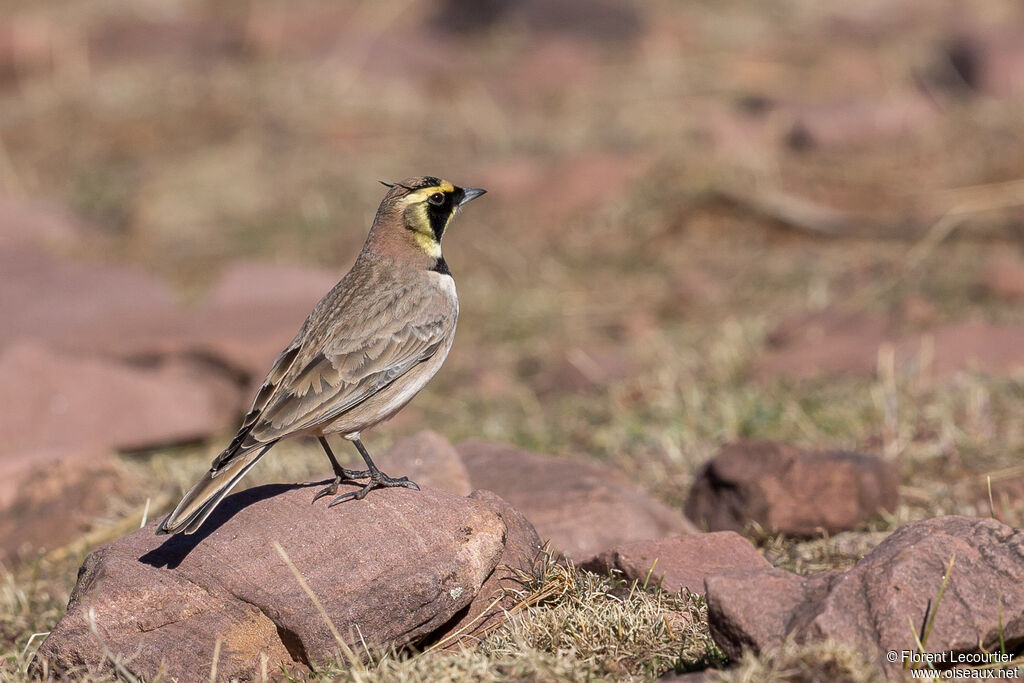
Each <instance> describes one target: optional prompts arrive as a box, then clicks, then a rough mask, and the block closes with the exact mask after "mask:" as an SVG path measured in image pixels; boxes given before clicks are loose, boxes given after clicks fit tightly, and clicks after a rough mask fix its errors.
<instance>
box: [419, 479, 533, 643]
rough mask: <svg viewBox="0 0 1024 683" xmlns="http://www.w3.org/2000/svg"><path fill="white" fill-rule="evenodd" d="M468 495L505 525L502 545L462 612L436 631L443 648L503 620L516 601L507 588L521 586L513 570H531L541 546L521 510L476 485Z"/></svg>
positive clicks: (472, 638)
mask: <svg viewBox="0 0 1024 683" xmlns="http://www.w3.org/2000/svg"><path fill="white" fill-rule="evenodd" d="M469 497H470V498H472V499H473V500H478V501H480V502H482V503H485V504H487V505H488V506H489V507H490V508H491V509H492V510H494V511H495V512H496V513H497V514H498V516H499V517H501V521H503V522H504V523H505V528H506V529H507V531H506V533H505V549H504V551H502V553H501V559H499V560H498V566H497V567H495V569H494V572H492V573H491V575H490V576H489V577H487V581H485V582H484V585H483V586H482V587H481V588H480V592H479V593H478V594H477V596H476V597H475V598H474V599H473V602H472V603H470V605H469V607H468V608H467V609H466V612H465V614H463V615H461V616H460V617H459V619H458V621H456V622H455V623H454V624H452V625H451V627H450V628H446V629H445V633H443V634H438V635H439V642H440V643H441V644H442V645H443V646H444V647H446V648H449V647H456V646H458V645H459V644H461V643H465V642H469V643H472V642H474V641H476V640H479V639H480V638H482V637H483V636H484V635H485V634H487V633H488V632H490V631H491V630H492V629H494V628H495V627H496V626H498V625H499V624H500V623H501V622H502V621H504V620H505V614H506V611H507V610H511V609H512V608H513V607H515V605H516V603H517V602H518V600H516V598H515V596H514V595H513V594H512V592H511V591H514V590H517V589H518V590H521V589H522V585H521V584H519V583H517V582H516V580H515V579H516V571H517V570H518V571H519V572H526V573H528V574H532V572H533V569H534V565H535V563H536V562H537V561H538V556H539V555H540V550H541V540H540V536H538V535H537V530H536V529H534V528H533V525H532V524H530V521H529V520H528V519H526V517H524V516H523V513H521V512H519V511H518V510H516V509H515V508H514V507H512V506H511V505H509V504H508V503H506V502H505V501H504V500H502V499H501V497H499V496H498V495H497V494H495V493H494V492H492V491H485V490H483V489H478V490H476V491H474V492H473V493H472V494H470V496H469Z"/></svg>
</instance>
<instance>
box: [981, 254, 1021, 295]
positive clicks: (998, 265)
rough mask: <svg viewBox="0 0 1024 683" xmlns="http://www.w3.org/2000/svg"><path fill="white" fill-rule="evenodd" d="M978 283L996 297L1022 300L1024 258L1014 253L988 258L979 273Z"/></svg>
mask: <svg viewBox="0 0 1024 683" xmlns="http://www.w3.org/2000/svg"><path fill="white" fill-rule="evenodd" d="M980 285H981V288H982V290H983V291H985V292H986V293H987V294H989V295H991V296H994V297H996V298H998V299H1006V300H1009V301H1021V300H1024V260H1022V259H1021V258H1020V257H1019V256H1017V255H1015V254H1001V255H999V256H997V257H994V258H992V259H990V260H989V262H988V264H987V266H986V268H985V270H984V272H982V274H981V282H980Z"/></svg>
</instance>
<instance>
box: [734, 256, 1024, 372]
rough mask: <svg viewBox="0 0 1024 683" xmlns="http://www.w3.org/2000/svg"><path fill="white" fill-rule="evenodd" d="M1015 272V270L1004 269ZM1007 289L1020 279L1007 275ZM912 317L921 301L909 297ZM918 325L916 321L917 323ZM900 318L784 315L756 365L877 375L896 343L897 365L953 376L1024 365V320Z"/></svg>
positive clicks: (907, 312)
mask: <svg viewBox="0 0 1024 683" xmlns="http://www.w3.org/2000/svg"><path fill="white" fill-rule="evenodd" d="M1000 277H1001V279H1006V280H1008V279H1009V277H1010V276H1009V275H1004V276H1000ZM993 286H997V287H1000V288H1001V289H1002V290H1003V291H1005V290H1007V289H1010V288H1011V287H1012V286H1013V285H1012V284H1011V283H1009V282H1002V283H1000V284H998V285H990V287H989V288H990V289H991V288H992V287H993ZM906 304H907V306H905V310H904V317H906V318H907V320H906V321H905V322H907V323H913V322H914V320H913V319H914V318H920V317H923V318H925V319H927V318H928V317H929V316H928V315H924V316H922V315H920V313H918V314H914V313H913V312H914V310H915V309H916V310H920V308H921V307H920V305H918V304H914V303H913V302H912V301H908V302H906ZM912 326H913V325H912ZM905 327H906V326H904V325H900V324H897V322H896V321H894V320H891V319H888V318H884V317H880V316H875V315H869V314H866V313H840V312H839V311H836V310H832V309H826V310H825V311H821V312H818V313H813V314H810V315H805V316H800V317H798V318H795V319H793V320H790V321H785V322H783V323H782V324H781V325H780V326H779V327H778V329H776V330H775V331H774V332H772V333H771V334H770V335H769V336H768V343H769V348H768V349H767V350H766V353H765V355H764V357H763V358H762V359H761V360H760V361H759V362H758V363H757V365H756V366H755V368H754V372H755V374H756V375H758V376H761V377H777V376H780V375H782V376H786V377H791V378H794V379H807V378H813V377H820V376H833V375H854V376H862V377H870V376H873V375H874V374H875V373H876V372H877V370H878V363H879V352H880V350H882V349H883V348H887V349H890V350H891V352H892V358H893V362H894V363H895V367H896V370H897V372H900V373H906V372H907V371H910V372H921V373H928V374H934V375H939V376H947V375H950V374H953V373H956V372H960V371H964V370H968V371H974V372H982V373H987V374H995V375H1006V374H1015V373H1020V372H1022V371H1024V325H1020V324H1013V323H1005V324H995V323H989V322H986V321H984V320H963V321H956V322H949V323H945V324H941V325H930V326H928V327H926V328H925V329H905Z"/></svg>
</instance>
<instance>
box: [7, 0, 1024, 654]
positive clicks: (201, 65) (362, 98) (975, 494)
mask: <svg viewBox="0 0 1024 683" xmlns="http://www.w3.org/2000/svg"><path fill="white" fill-rule="evenodd" d="M418 174H430V175H437V176H441V177H444V178H447V179H449V180H451V181H453V182H455V183H456V184H463V185H471V186H480V187H484V188H487V189H488V190H489V194H488V195H487V196H486V197H485V198H484V199H482V200H480V201H478V202H475V203H473V204H472V205H471V206H470V207H468V208H467V209H466V210H465V211H464V212H463V214H462V216H461V217H460V218H459V219H458V220H457V222H456V223H455V224H454V226H453V229H452V230H451V231H450V232H449V234H448V235H447V236H446V242H445V255H446V259H447V261H448V262H449V264H450V266H451V269H452V271H453V273H454V275H455V278H456V281H457V282H458V287H459V291H460V298H461V303H462V315H461V320H460V324H459V333H458V335H457V338H456V342H455V346H454V349H453V351H452V353H451V355H450V357H449V359H448V361H447V363H446V365H445V367H444V368H443V370H442V371H441V372H440V374H439V375H438V376H437V377H436V378H435V380H434V381H433V382H432V383H431V384H430V385H429V387H428V388H427V389H426V390H425V391H424V392H423V394H421V396H420V397H419V398H417V399H416V400H415V401H414V402H413V403H412V404H411V405H410V406H409V407H408V408H407V409H406V410H405V411H404V412H403V413H402V414H401V415H400V416H399V417H397V418H396V419H395V420H393V421H392V422H390V423H388V424H387V425H384V426H382V427H380V428H378V429H376V430H374V431H373V432H372V433H371V434H368V435H367V436H368V439H367V443H368V446H369V447H370V448H371V450H373V451H374V452H380V451H382V450H383V449H384V448H385V447H386V446H387V445H389V444H390V443H392V442H393V441H394V440H395V439H397V438H399V437H401V436H403V435H407V434H411V433H414V432H416V431H418V430H420V429H423V428H430V429H434V430H436V431H438V432H440V433H442V434H444V435H445V436H446V437H448V438H449V439H451V440H452V441H456V440H459V439H463V438H468V437H481V438H485V439H494V440H502V441H509V442H513V443H516V444H518V445H521V446H524V447H527V448H531V449H535V450H540V451H544V452H548V453H552V454H556V455H562V454H570V453H581V454H585V455H588V456H590V457H593V458H597V459H600V460H603V461H607V462H610V463H613V464H615V465H617V466H619V467H621V468H623V469H624V470H625V471H626V472H627V473H628V474H629V475H630V476H631V477H632V478H634V479H635V480H636V481H637V482H638V483H639V484H640V485H642V486H644V487H645V488H647V489H648V490H650V491H651V492H652V493H653V494H654V495H656V496H657V497H659V498H660V499H662V500H664V501H666V502H667V503H669V504H670V505H673V506H676V507H681V505H682V501H683V499H684V498H685V494H686V489H687V486H688V485H689V483H690V482H691V481H692V479H693V476H694V473H695V472H696V470H697V468H698V466H699V465H700V464H701V463H702V462H704V461H705V460H706V459H707V458H709V457H710V456H711V455H712V454H714V453H715V451H716V450H717V449H718V448H719V446H720V445H721V444H722V443H724V442H726V441H729V440H733V439H737V438H772V439H782V440H785V441H788V442H791V443H796V444H799V445H802V446H808V447H815V448H849V449H858V450H864V451H868V452H872V453H877V454H880V455H883V456H884V457H886V458H887V459H890V460H891V461H892V462H893V463H895V464H896V466H897V467H898V469H899V471H900V473H901V476H902V484H903V487H902V489H901V493H902V500H903V503H902V505H901V508H900V510H899V511H898V512H897V514H896V515H895V516H894V517H893V519H892V520H888V521H887V522H886V524H890V525H895V524H897V523H899V522H900V521H902V520H906V519H911V518H919V517H925V516H933V515H936V514H941V513H943V512H966V513H968V514H973V513H975V512H977V511H978V510H984V512H985V514H988V511H989V510H990V507H991V509H994V514H996V515H997V516H1000V518H1001V519H1004V520H1005V521H1008V522H1010V523H1013V524H1019V522H1020V513H1021V506H1020V495H1019V494H1020V492H1022V491H1024V466H1022V465H1021V464H1020V462H1021V456H1022V455H1024V411H1022V410H1021V408H1022V398H1024V382H1022V375H1021V371H1022V370H1024V307H1022V305H1021V304H1022V301H1024V257H1022V253H1021V245H1022V240H1024V210H1022V206H1024V6H1022V5H1021V4H1020V3H1018V2H1013V1H1011V0H1007V1H1005V2H1002V1H998V0H990V1H989V2H985V3H962V2H953V1H949V2H926V1H924V0H921V1H911V0H868V1H865V2H859V3H838V4H837V3H820V2H812V1H810V0H762V1H760V2H739V1H731V0H725V1H722V2H715V3H680V2H673V1H671V0H648V1H647V2H643V3H641V2H630V1H628V0H563V1H561V2H557V3H554V2H544V1H542V0H524V1H522V2H511V1H506V0H480V1H476V2H473V1H470V0H458V1H457V0H449V1H447V2H436V3H429V2H410V1H397V0H373V1H370V0H363V1H361V2H346V3H323V2H312V1H306V0H296V1H293V2H289V3H277V2H263V1H260V0H252V1H250V2H242V1H225V2H198V1H196V2H190V1H182V0H171V1H167V0H161V1H159V2H156V1H151V0H141V1H140V0H136V1H133V2H123V1H106V0H103V1H99V2H96V1H90V2H85V1H83V0H60V1H58V2H50V3H36V2H27V1H7V2H4V3H3V14H2V20H0V313H2V321H3V322H2V324H0V404H2V406H3V410H2V411H0V433H2V434H3V436H4V438H3V443H2V444H0V548H2V552H0V560H2V561H3V562H5V563H6V566H8V567H15V566H22V565H19V563H24V562H26V561H27V559H26V558H29V559H31V558H36V559H35V560H33V561H35V562H37V563H38V558H39V557H40V555H41V554H42V556H43V557H44V558H45V562H44V563H43V565H38V564H36V565H34V566H43V567H44V570H43V571H42V575H43V576H44V578H45V579H46V580H48V581H49V582H50V583H49V584H46V585H47V586H49V587H48V588H47V589H46V590H47V591H49V593H48V595H51V596H55V597H54V602H53V604H54V605H56V606H55V607H54V608H53V609H54V610H58V612H59V609H61V605H60V603H61V599H62V595H63V596H64V597H66V591H67V590H68V589H69V588H70V585H71V581H72V578H73V565H74V563H75V562H77V561H78V560H79V559H80V557H81V554H82V553H83V552H85V551H87V550H88V549H90V548H91V547H93V546H94V545H95V544H96V543H99V542H102V541H105V540H109V538H113V537H115V536H117V535H120V534H122V533H124V532H125V531H126V530H128V529H131V528H133V527H134V526H137V525H138V523H139V519H140V517H141V516H145V515H149V517H150V519H151V518H152V516H153V515H156V514H160V513H163V512H164V511H166V510H167V509H169V507H170V506H171V505H172V504H173V503H174V502H176V501H177V499H178V496H179V495H180V493H181V491H182V490H183V489H184V488H185V487H187V486H188V485H190V484H191V482H192V481H193V480H194V479H195V477H196V476H197V475H198V474H199V472H201V471H202V470H204V469H205V468H206V467H207V466H208V464H209V461H210V459H211V458H212V457H213V456H214V455H215V454H216V453H217V452H219V451H220V449H221V448H222V447H223V445H224V444H225V443H226V442H227V440H228V439H229V438H230V436H231V435H232V433H233V432H234V429H235V427H236V426H237V422H238V419H239V416H240V414H241V412H242V410H243V408H244V405H245V404H247V403H248V401H249V400H250V398H251V392H252V387H253V386H254V384H256V383H258V382H259V381H260V380H262V377H263V374H264V373H265V372H266V370H267V368H268V367H269V363H270V361H271V360H272V359H273V358H274V356H275V355H276V354H277V352H278V351H279V350H280V349H281V348H282V347H283V346H284V344H286V343H287V342H288V341H289V340H290V339H291V337H292V335H293V334H294V332H295V330H296V329H297V327H298V325H299V324H300V323H301V321H302V319H303V318H304V317H305V315H306V314H307V313H308V311H309V309H310V308H311V306H312V305H313V303H314V302H315V301H316V300H317V299H318V298H319V297H320V296H321V295H322V294H323V293H324V292H326V291H327V290H328V289H329V288H330V287H331V286H332V285H333V283H334V282H336V281H337V280H338V279H339V278H340V277H341V275H342V274H343V273H344V272H345V271H346V270H347V269H348V267H349V266H350V265H351V262H352V261H353V260H354V258H355V255H356V254H357V252H358V250H359V248H360V246H361V244H362V241H363V239H364V238H365V235H366V232H367V229H368V227H369V225H370V222H371V220H372V218H373V215H374V212H375V210H376V208H377V204H378V202H379V201H380V199H381V197H382V196H383V193H384V188H382V187H381V186H380V185H379V184H377V181H378V180H388V181H395V180H399V179H401V178H404V177H406V176H411V175H418ZM346 455H347V456H351V455H352V454H349V453H346ZM325 464H326V462H325V461H324V459H323V457H322V455H321V454H320V453H319V451H318V450H317V449H316V448H315V447H310V446H309V445H307V444H303V443H299V442H291V443H287V444H281V445H279V446H278V447H277V448H275V451H274V453H273V457H271V458H268V459H267V460H265V461H264V464H261V466H260V467H259V468H257V469H256V470H255V471H254V472H253V474H252V475H250V477H249V479H248V480H247V482H246V483H247V484H256V483H261V482H265V481H272V480H273V481H288V480H299V479H303V478H314V479H316V478H322V477H324V476H327V474H328V471H327V470H326V468H325ZM382 466H383V467H385V469H387V467H386V463H384V464H383V465H382ZM396 474H401V473H400V472H399V473H396ZM989 480H990V481H991V482H992V497H991V502H990V497H989V492H988V485H987V481H989ZM47 562H48V563H50V564H46V563H47ZM62 562H66V564H61V563H62ZM47 567H49V569H46V568H47ZM69 568H70V571H69ZM69 574H70V575H69ZM44 583H45V582H44ZM62 591H64V593H62ZM39 615H42V616H39ZM32 618H33V619H36V618H38V619H45V618H46V617H45V612H44V611H38V614H37V615H36V616H33V617H32ZM25 628H28V627H27V626H26V624H25V623H20V622H19V624H15V625H8V626H7V627H6V631H3V633H4V634H6V636H7V637H8V638H9V639H10V640H12V641H13V640H15V639H20V638H21V635H22V634H23V633H26V632H27V631H24V630H23V629H25ZM39 628H40V629H41V630H45V629H43V628H42V627H41V626H40V627H39ZM18 642H19V643H20V642H22V641H21V640H18ZM19 647H20V646H19Z"/></svg>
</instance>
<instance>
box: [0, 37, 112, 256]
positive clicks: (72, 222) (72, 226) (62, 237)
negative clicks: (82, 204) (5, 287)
mask: <svg viewBox="0 0 1024 683" xmlns="http://www.w3.org/2000/svg"><path fill="white" fill-rule="evenodd" d="M0 30H2V29H0ZM99 236H100V235H99V234H98V232H97V231H96V230H94V229H92V228H90V227H89V226H87V225H85V224H83V223H82V222H81V221H79V220H77V219H76V218H74V217H72V216H71V215H69V214H68V213H66V212H64V211H62V210H61V209H59V208H58V207H56V206H51V205H48V204H46V203H43V202H37V201H29V200H24V199H15V198H13V197H0V249H4V250H6V249H10V248H12V247H20V248H25V247H29V248H32V247H50V248H55V249H71V248H75V247H78V246H80V245H81V244H82V242H83V241H84V239H83V238H88V239H89V240H91V241H94V240H96V239H97V238H98V237H99ZM5 274H6V270H5Z"/></svg>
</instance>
